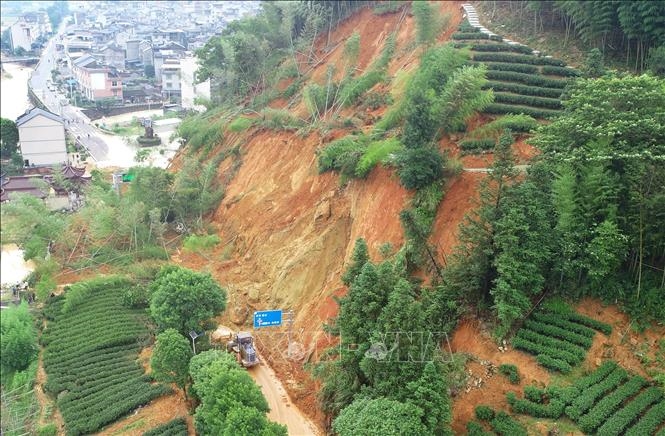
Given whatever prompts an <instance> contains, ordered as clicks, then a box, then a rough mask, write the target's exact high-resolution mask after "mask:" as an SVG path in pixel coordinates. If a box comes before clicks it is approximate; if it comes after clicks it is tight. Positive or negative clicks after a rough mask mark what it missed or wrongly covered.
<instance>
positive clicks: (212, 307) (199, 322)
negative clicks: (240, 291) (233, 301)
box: [150, 268, 226, 335]
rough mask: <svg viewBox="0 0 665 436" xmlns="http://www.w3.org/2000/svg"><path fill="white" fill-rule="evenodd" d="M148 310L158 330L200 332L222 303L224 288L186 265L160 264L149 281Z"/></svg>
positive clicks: (218, 311) (223, 306) (206, 275)
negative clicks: (158, 269) (160, 269)
mask: <svg viewBox="0 0 665 436" xmlns="http://www.w3.org/2000/svg"><path fill="white" fill-rule="evenodd" d="M150 288H151V294H152V295H151V298H150V314H151V315H152V317H153V319H154V320H155V322H156V323H157V325H158V326H159V328H160V329H161V330H165V329H168V328H174V329H176V330H177V331H178V332H180V333H181V334H183V335H188V334H189V332H190V331H192V330H196V331H198V332H200V331H201V330H203V329H204V326H205V322H206V321H208V320H209V319H210V318H212V317H214V316H217V315H218V314H219V313H220V312H222V311H223V310H224V308H225V307H226V291H225V290H224V289H222V288H221V287H220V286H219V285H218V284H217V283H216V282H215V281H214V280H213V279H212V277H211V276H210V274H203V273H198V272H194V271H192V270H189V269H186V268H163V269H162V271H160V273H159V274H158V275H157V278H156V279H155V281H154V282H153V283H152V284H151V285H150Z"/></svg>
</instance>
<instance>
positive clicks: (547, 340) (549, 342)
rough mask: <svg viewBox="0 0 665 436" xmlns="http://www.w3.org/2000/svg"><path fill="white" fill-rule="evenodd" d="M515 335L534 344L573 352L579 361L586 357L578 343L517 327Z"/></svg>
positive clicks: (584, 351)
mask: <svg viewBox="0 0 665 436" xmlns="http://www.w3.org/2000/svg"><path fill="white" fill-rule="evenodd" d="M515 337H518V338H522V339H526V340H528V341H531V342H535V343H536V344H541V345H545V346H548V347H551V348H554V349H559V350H563V351H566V352H568V353H571V354H573V355H574V356H575V357H577V358H578V359H579V361H580V362H581V361H582V360H584V359H585V358H586V353H587V351H586V350H585V349H584V348H582V347H580V346H579V345H575V344H571V343H570V342H566V341H562V340H561V339H557V338H553V337H551V336H545V335H542V334H540V333H537V332H534V331H533V330H529V329H524V328H522V329H519V331H518V332H517V334H516V335H515Z"/></svg>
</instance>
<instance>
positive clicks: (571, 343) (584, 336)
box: [512, 311, 612, 373]
mask: <svg viewBox="0 0 665 436" xmlns="http://www.w3.org/2000/svg"><path fill="white" fill-rule="evenodd" d="M596 330H598V331H601V332H603V333H604V334H606V335H609V334H610V333H611V332H612V327H611V326H609V325H607V324H604V323H601V322H598V321H596V320H594V319H591V318H587V317H585V316H582V315H580V314H578V313H575V312H572V311H571V312H566V313H553V312H549V313H548V312H534V313H533V314H532V315H531V316H530V317H529V318H528V319H527V320H526V321H525V322H524V326H523V327H522V328H520V329H519V330H518V331H517V334H516V335H515V337H514V338H513V341H512V344H513V347H514V348H516V349H519V350H522V351H526V352H527V353H530V354H533V355H535V356H536V360H537V361H538V363H540V364H541V365H542V366H544V367H546V368H547V369H550V370H554V371H559V372H562V373H568V372H570V371H571V370H572V368H573V367H574V366H575V365H577V364H579V363H580V362H582V361H583V360H584V358H585V357H586V353H587V351H588V349H589V348H590V347H591V344H592V342H593V336H594V335H595V334H596Z"/></svg>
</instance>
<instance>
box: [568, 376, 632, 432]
mask: <svg viewBox="0 0 665 436" xmlns="http://www.w3.org/2000/svg"><path fill="white" fill-rule="evenodd" d="M627 378H628V373H627V372H626V370H625V369H623V368H621V367H618V368H616V369H615V370H614V371H613V372H612V373H611V374H610V375H609V376H607V378H605V379H604V380H603V381H601V382H600V383H598V384H596V385H594V386H591V387H589V388H588V389H585V390H584V391H582V393H581V394H580V395H579V396H578V397H577V398H575V401H573V402H572V404H571V405H570V406H568V407H566V415H568V416H569V417H570V418H571V419H572V420H573V421H577V420H578V419H580V417H581V416H582V415H583V414H585V413H586V412H587V411H589V410H590V409H591V408H592V407H593V405H594V404H595V403H596V401H598V399H599V398H601V397H602V396H603V395H605V394H606V393H608V392H610V391H612V390H613V389H615V388H616V387H617V386H619V385H620V384H621V383H622V382H623V381H624V380H626V379H627Z"/></svg>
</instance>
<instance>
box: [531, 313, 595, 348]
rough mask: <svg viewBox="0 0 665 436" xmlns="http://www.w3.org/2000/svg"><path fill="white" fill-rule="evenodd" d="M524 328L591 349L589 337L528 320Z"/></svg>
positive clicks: (591, 339)
mask: <svg viewBox="0 0 665 436" xmlns="http://www.w3.org/2000/svg"><path fill="white" fill-rule="evenodd" d="M524 327H526V328H528V329H530V330H533V331H536V332H538V333H542V334H544V335H547V336H553V337H555V338H559V339H563V340H564V341H568V342H572V343H573V344H577V345H579V346H581V347H584V348H589V347H591V344H592V343H593V338H591V337H588V336H584V335H580V334H578V333H574V332H571V331H568V330H566V329H562V328H561V327H557V326H554V325H550V324H545V323H542V322H538V321H533V320H530V319H527V320H526V321H525V322H524Z"/></svg>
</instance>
